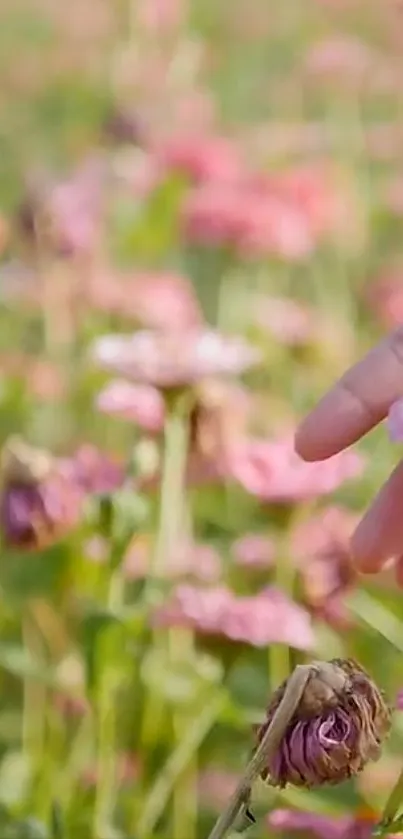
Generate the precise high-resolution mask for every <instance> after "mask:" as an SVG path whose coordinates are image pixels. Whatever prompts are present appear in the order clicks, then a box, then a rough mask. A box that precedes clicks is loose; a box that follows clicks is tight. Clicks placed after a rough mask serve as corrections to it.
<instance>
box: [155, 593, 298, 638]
mask: <svg viewBox="0 0 403 839" xmlns="http://www.w3.org/2000/svg"><path fill="white" fill-rule="evenodd" d="M154 623H155V624H156V625H157V626H186V627H189V628H191V629H193V630H195V631H196V632H199V633H201V634H202V635H223V636H224V637H226V638H228V639H230V640H231V641H235V642H241V643H245V644H251V645H252V646H254V647H265V646H267V645H268V644H274V643H281V644H287V645H288V646H291V647H294V648H295V649H300V650H308V649H311V648H312V646H313V644H314V636H313V631H312V626H311V622H310V618H309V615H308V613H307V612H306V611H305V610H304V609H303V608H302V607H301V606H298V605H297V604H295V603H293V601H292V600H289V599H288V598H287V597H286V596H285V595H284V594H283V593H282V592H281V591H279V590H277V589H275V588H268V589H266V590H264V591H262V592H261V593H260V594H257V595H254V596H249V597H238V596H237V595H235V594H234V593H233V592H232V591H231V590H230V589H228V588H226V587H225V586H220V587H216V588H210V589H202V588H195V587H193V586H190V585H180V586H178V587H177V589H176V590H175V592H174V595H173V597H172V599H171V600H170V601H168V602H167V603H166V604H165V605H164V606H162V607H161V608H160V609H159V610H158V611H157V612H156V613H155V616H154Z"/></svg>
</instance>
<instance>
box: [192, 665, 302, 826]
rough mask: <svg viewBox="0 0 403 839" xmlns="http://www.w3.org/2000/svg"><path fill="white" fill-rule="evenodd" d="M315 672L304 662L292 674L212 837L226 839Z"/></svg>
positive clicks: (274, 752) (278, 743) (273, 753)
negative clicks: (312, 673) (311, 675)
mask: <svg viewBox="0 0 403 839" xmlns="http://www.w3.org/2000/svg"><path fill="white" fill-rule="evenodd" d="M311 672H312V667H311V665H309V664H300V665H298V666H297V667H296V668H295V670H294V671H293V673H292V674H291V676H290V678H289V680H288V683H287V687H286V689H285V692H284V696H283V698H282V700H281V702H280V705H279V706H278V708H277V710H276V712H275V714H274V716H273V719H272V721H271V723H270V725H269V727H268V729H267V731H266V733H265V735H264V737H263V739H262V741H261V743H260V745H259V746H258V748H257V749H256V751H255V753H254V755H253V757H252V759H251V760H250V761H249V763H248V765H247V767H246V769H245V772H244V774H243V776H242V778H241V780H240V782H239V784H238V786H237V788H236V790H235V792H234V793H233V795H232V796H231V798H230V800H229V803H228V806H227V807H226V808H225V810H224V812H223V813H221V816H219V818H218V819H217V821H216V823H215V825H214V827H213V829H212V831H211V833H210V834H209V837H208V839H225V836H227V834H228V833H229V831H230V830H231V828H232V827H233V825H234V824H235V822H236V820H237V818H238V817H239V815H240V814H241V813H242V811H243V809H244V807H245V806H246V805H247V804H248V802H249V799H250V795H251V791H252V786H253V784H254V782H255V781H256V779H257V778H258V777H259V775H260V773H261V772H262V770H263V769H264V767H265V766H266V764H267V762H268V761H270V760H271V759H272V758H273V757H274V755H275V754H276V752H277V749H278V747H279V745H280V743H281V740H282V738H283V736H284V733H285V731H286V729H287V726H288V724H289V722H290V720H291V718H292V716H293V714H294V713H295V711H296V709H297V707H298V705H299V703H300V701H301V697H302V694H303V692H304V690H305V687H306V684H307V682H308V679H309V677H310V674H311Z"/></svg>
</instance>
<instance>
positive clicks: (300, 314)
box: [255, 296, 317, 347]
mask: <svg viewBox="0 0 403 839" xmlns="http://www.w3.org/2000/svg"><path fill="white" fill-rule="evenodd" d="M316 318H317V315H314V313H313V311H311V309H310V308H309V307H308V306H307V305H306V304H304V303H299V302H297V301H296V300H292V299H290V298H286V297H270V296H266V297H260V298H259V299H258V300H257V305H256V312H255V322H256V324H257V325H258V326H259V327H260V328H261V329H263V330H265V331H267V332H269V333H270V334H271V335H272V336H273V338H275V340H276V341H278V343H280V344H284V345H285V346H288V347H299V346H304V345H306V344H309V343H310V342H311V341H312V340H313V339H315V337H316V336H317V325H316Z"/></svg>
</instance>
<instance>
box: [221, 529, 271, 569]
mask: <svg viewBox="0 0 403 839" xmlns="http://www.w3.org/2000/svg"><path fill="white" fill-rule="evenodd" d="M231 553H232V556H233V557H234V559H235V562H236V564H237V565H239V566H242V567H243V568H252V569H255V570H265V569H268V568H270V567H271V566H272V565H273V562H274V557H275V543H274V541H273V539H270V537H269V536H265V535H264V534H262V533H247V534H246V535H245V536H241V537H240V538H239V539H237V540H236V542H234V544H233V545H232V549H231Z"/></svg>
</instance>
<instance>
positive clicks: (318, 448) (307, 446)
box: [295, 326, 403, 460]
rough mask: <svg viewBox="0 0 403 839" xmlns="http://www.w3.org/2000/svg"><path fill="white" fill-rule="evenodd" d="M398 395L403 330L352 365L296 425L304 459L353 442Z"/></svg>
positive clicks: (402, 391) (402, 376)
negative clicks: (298, 424) (297, 425)
mask: <svg viewBox="0 0 403 839" xmlns="http://www.w3.org/2000/svg"><path fill="white" fill-rule="evenodd" d="M402 395H403V326H399V327H398V329H396V331H395V332H392V334H391V335H390V336H389V337H388V338H387V339H386V340H384V341H382V343H380V344H379V345H378V346H377V347H375V348H374V349H373V350H371V352H369V353H368V355H366V356H365V358H363V359H362V361H359V362H358V364H355V365H354V367H351V368H350V370H348V371H347V373H345V374H344V376H342V378H341V379H340V380H339V381H338V382H337V384H336V385H335V386H334V387H333V388H332V390H330V391H329V392H328V393H327V394H326V395H325V396H324V397H323V399H321V401H320V402H319V403H318V405H317V406H316V407H315V408H314V409H313V411H312V412H311V413H310V414H308V416H307V417H306V418H305V419H304V420H303V422H302V423H301V425H300V426H299V428H298V430H297V433H296V437H295V447H296V450H297V452H298V454H300V455H301V457H303V458H304V460H324V459H325V458H327V457H330V456H331V455H333V454H337V452H339V451H341V450H342V449H344V448H346V447H347V446H350V445H351V444H352V443H355V441H356V440H358V439H359V438H360V437H362V436H363V435H364V434H366V433H367V431H370V429H371V428H373V427H374V426H375V425H377V423H378V422H380V421H381V420H382V419H384V418H385V417H386V415H387V413H388V411H389V408H390V407H391V405H392V404H393V402H395V401H396V400H397V399H399V397H401V396H402Z"/></svg>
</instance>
